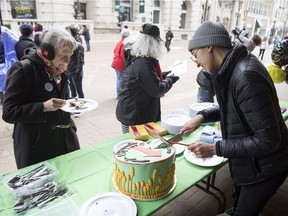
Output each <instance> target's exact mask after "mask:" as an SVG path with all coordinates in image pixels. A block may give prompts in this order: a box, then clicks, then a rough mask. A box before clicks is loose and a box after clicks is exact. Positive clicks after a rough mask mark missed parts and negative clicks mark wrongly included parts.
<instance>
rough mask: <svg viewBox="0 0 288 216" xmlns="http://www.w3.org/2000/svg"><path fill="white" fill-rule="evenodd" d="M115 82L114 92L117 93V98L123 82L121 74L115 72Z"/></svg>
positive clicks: (117, 71)
mask: <svg viewBox="0 0 288 216" xmlns="http://www.w3.org/2000/svg"><path fill="white" fill-rule="evenodd" d="M115 71H116V75H117V80H116V91H117V97H118V96H119V94H120V92H121V87H122V81H123V72H121V71H119V70H116V69H115Z"/></svg>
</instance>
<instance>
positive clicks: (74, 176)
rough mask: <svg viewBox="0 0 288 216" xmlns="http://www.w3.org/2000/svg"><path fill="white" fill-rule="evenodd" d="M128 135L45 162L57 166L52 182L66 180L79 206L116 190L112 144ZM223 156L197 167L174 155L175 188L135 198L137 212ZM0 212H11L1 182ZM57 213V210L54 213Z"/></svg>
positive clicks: (185, 185) (180, 189)
mask: <svg viewBox="0 0 288 216" xmlns="http://www.w3.org/2000/svg"><path fill="white" fill-rule="evenodd" d="M195 134H197V133H196V132H195V133H194V134H191V135H189V136H187V137H185V138H184V142H187V143H189V142H191V141H194V140H196V135H195ZM126 139H131V137H130V135H129V134H127V135H123V136H119V137H116V138H114V139H111V140H109V141H106V142H103V143H100V144H97V145H94V146H91V147H87V148H84V149H81V150H78V151H75V152H72V153H70V154H66V155H63V156H60V157H57V158H54V159H52V160H49V161H48V162H49V163H50V164H51V165H53V166H55V167H56V168H57V169H58V174H57V176H56V178H55V181H56V182H66V183H67V187H68V188H69V190H71V191H73V192H74V194H73V195H72V196H71V198H72V200H73V201H74V202H75V203H76V205H77V206H78V207H79V208H81V206H82V205H83V204H84V203H85V201H86V200H87V199H89V198H90V197H93V196H95V195H96V194H98V193H103V192H110V191H114V192H115V191H116V190H115V189H114V186H113V183H112V177H113V162H114V158H113V150H112V148H113V146H114V144H116V143H118V142H120V141H122V140H126ZM226 162H227V160H224V162H223V163H222V164H220V165H218V166H216V167H200V166H197V165H193V164H191V163H190V162H188V161H187V160H186V159H185V158H184V156H183V155H182V156H178V157H176V181H177V184H176V188H175V190H174V191H173V192H172V193H171V194H170V195H169V196H167V197H166V198H163V199H160V200H157V201H149V202H148V201H138V200H136V201H135V203H136V205H137V211H138V216H141V215H143V216H144V215H145V216H146V215H150V214H152V213H154V212H155V211H157V210H158V209H160V208H161V207H162V206H164V205H166V204H167V203H168V202H170V201H171V200H173V199H175V198H176V197H178V196H179V195H181V194H182V193H184V192H185V191H186V190H187V189H189V188H190V187H192V186H193V185H195V184H196V183H198V182H199V181H201V180H202V179H205V178H206V177H208V176H210V175H211V174H212V173H214V172H216V171H217V170H218V169H220V168H221V167H222V166H223V165H224V164H225V163H226ZM0 191H1V192H0V215H1V216H2V215H3V216H4V215H5V216H9V215H14V212H13V208H12V207H13V204H14V203H15V199H13V197H12V195H11V192H10V191H9V190H8V189H7V187H6V186H5V185H3V184H2V183H1V184H0ZM56 215H57V214H56Z"/></svg>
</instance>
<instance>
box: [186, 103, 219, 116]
mask: <svg viewBox="0 0 288 216" xmlns="http://www.w3.org/2000/svg"><path fill="white" fill-rule="evenodd" d="M214 106H218V105H216V104H214V103H208V102H204V103H195V104H190V105H189V116H190V117H191V118H193V117H195V116H196V114H197V113H198V112H199V111H201V110H203V109H208V108H211V107H214Z"/></svg>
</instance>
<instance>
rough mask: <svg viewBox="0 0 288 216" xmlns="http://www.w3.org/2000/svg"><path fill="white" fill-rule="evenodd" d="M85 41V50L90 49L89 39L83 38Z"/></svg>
mask: <svg viewBox="0 0 288 216" xmlns="http://www.w3.org/2000/svg"><path fill="white" fill-rule="evenodd" d="M85 42H86V47H87V50H86V51H90V40H85Z"/></svg>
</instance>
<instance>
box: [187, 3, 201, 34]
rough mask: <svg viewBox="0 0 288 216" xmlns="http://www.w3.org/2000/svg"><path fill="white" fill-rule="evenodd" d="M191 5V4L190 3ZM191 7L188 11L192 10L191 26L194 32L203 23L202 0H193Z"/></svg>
mask: <svg viewBox="0 0 288 216" xmlns="http://www.w3.org/2000/svg"><path fill="white" fill-rule="evenodd" d="M189 5H190V4H189ZM190 6H191V8H190V9H189V10H188V11H191V16H188V17H190V23H191V24H190V28H191V29H192V31H193V32H194V31H195V30H196V29H197V28H198V27H199V25H200V23H201V17H202V13H203V10H202V0H191V5H190Z"/></svg>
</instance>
